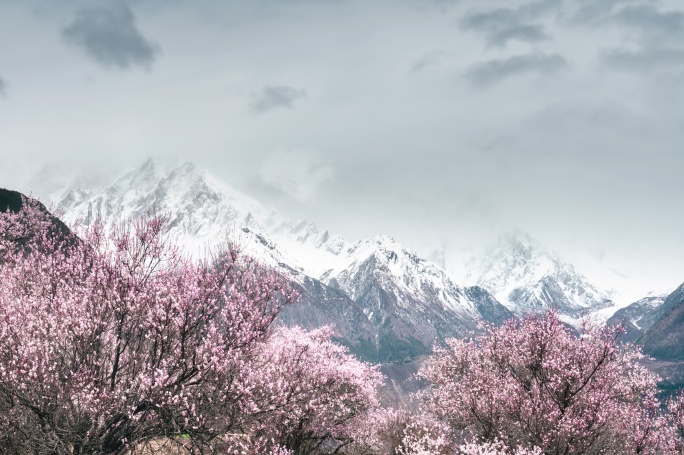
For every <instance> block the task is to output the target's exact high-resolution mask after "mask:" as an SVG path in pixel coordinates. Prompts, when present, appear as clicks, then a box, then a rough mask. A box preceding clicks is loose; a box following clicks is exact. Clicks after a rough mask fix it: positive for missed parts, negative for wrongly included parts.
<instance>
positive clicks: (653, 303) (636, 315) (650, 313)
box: [606, 295, 667, 343]
mask: <svg viewBox="0 0 684 455" xmlns="http://www.w3.org/2000/svg"><path fill="white" fill-rule="evenodd" d="M666 298H667V296H666V295H661V296H651V297H644V298H643V299H640V300H638V301H636V302H634V303H632V304H630V305H628V306H626V307H625V308H621V309H619V310H618V311H616V312H615V314H613V316H611V317H610V318H609V319H608V320H607V321H606V325H608V326H616V325H619V324H621V325H622V326H623V327H624V329H625V333H623V334H622V335H620V340H621V341H623V342H625V343H633V342H636V341H637V340H638V339H639V338H641V337H642V336H643V335H644V333H646V331H648V329H650V328H651V326H653V324H655V323H656V322H657V321H658V315H659V313H658V311H659V310H660V308H661V307H662V305H663V303H664V302H665V299H666Z"/></svg>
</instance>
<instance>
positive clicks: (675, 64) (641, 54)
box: [603, 47, 684, 73]
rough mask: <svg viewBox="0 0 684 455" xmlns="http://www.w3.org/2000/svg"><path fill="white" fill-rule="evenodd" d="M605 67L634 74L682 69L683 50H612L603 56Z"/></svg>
mask: <svg viewBox="0 0 684 455" xmlns="http://www.w3.org/2000/svg"><path fill="white" fill-rule="evenodd" d="M603 63H604V64H606V65H607V66H609V67H611V68H614V69H619V70H625V71H635V72H646V73H648V72H656V71H661V70H682V69H684V49H680V48H667V47H644V48H642V49H639V50H634V51H627V50H613V51H609V52H606V53H605V54H604V55H603Z"/></svg>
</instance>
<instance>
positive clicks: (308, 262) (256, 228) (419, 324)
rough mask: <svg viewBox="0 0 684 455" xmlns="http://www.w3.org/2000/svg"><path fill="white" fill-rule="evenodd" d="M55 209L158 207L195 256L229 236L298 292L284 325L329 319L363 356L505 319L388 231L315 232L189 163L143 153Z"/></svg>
mask: <svg viewBox="0 0 684 455" xmlns="http://www.w3.org/2000/svg"><path fill="white" fill-rule="evenodd" d="M58 209H59V210H60V211H61V212H62V213H63V215H62V218H63V219H64V221H65V222H66V223H67V224H68V225H70V226H75V225H77V224H88V223H92V222H93V221H94V220H95V219H97V218H100V219H102V220H103V221H104V222H105V224H108V223H113V222H115V221H116V220H118V219H128V218H137V217H140V216H143V215H146V214H149V213H151V212H154V213H157V214H163V215H165V216H167V217H168V218H169V226H170V231H171V232H170V234H171V235H172V236H174V237H175V238H176V239H177V240H178V242H179V243H180V244H181V245H184V246H185V247H186V248H188V250H189V251H191V252H193V253H196V254H202V252H203V251H206V248H207V247H210V246H212V245H215V244H217V243H219V242H220V241H223V240H225V239H226V238H228V239H229V240H237V241H238V242H240V243H241V244H242V245H244V247H245V250H246V252H247V253H248V254H251V255H253V256H256V257H258V258H259V259H260V260H262V261H264V262H265V263H267V264H269V265H271V266H274V267H278V268H279V269H280V270H282V271H284V273H287V274H288V275H289V276H290V277H291V278H292V280H293V281H294V282H295V283H296V286H298V288H299V289H300V291H301V293H302V301H301V302H300V303H298V304H296V305H293V306H291V307H290V308H288V309H287V310H286V311H285V312H284V313H283V315H282V320H283V321H284V322H285V323H289V324H298V325H303V326H306V327H316V326H320V325H324V324H333V325H335V327H336V330H337V333H338V336H339V339H340V341H342V342H344V343H345V344H348V345H349V346H350V347H351V348H352V349H353V350H354V351H355V352H357V353H359V354H361V355H363V356H364V357H366V358H371V359H376V360H398V359H405V358H410V357H412V356H415V355H419V354H423V353H427V352H429V351H430V350H431V348H432V346H433V344H434V343H435V342H439V341H441V340H443V339H444V338H445V337H450V336H462V335H464V334H465V333H466V331H469V330H472V329H474V328H475V327H476V323H477V321H478V320H480V319H484V320H487V321H492V322H501V321H503V320H504V319H505V318H507V317H510V312H509V311H508V310H506V308H504V307H503V306H501V305H500V304H499V303H498V302H497V301H496V300H495V299H494V298H493V297H492V296H491V295H490V294H489V293H488V292H487V291H485V290H484V289H480V288H463V287H461V286H459V285H457V284H456V283H454V282H453V281H452V280H451V279H450V278H449V277H448V276H447V274H446V273H445V272H444V271H443V270H441V269H440V268H439V267H437V266H436V265H434V264H432V263H430V262H429V261H426V260H424V259H422V258H420V257H418V256H417V255H416V254H415V253H413V252H411V251H409V250H408V249H406V248H404V247H403V246H402V245H400V244H399V243H397V242H395V241H393V240H391V239H390V238H389V237H385V236H381V237H377V238H374V239H369V240H364V241H360V242H357V243H354V244H352V243H350V242H348V241H346V240H344V239H343V238H341V237H333V236H330V235H329V234H328V232H327V231H324V232H322V233H321V232H319V231H318V229H317V228H316V226H315V225H314V224H313V223H310V222H306V221H298V222H294V221H292V220H290V219H289V218H287V217H285V216H284V215H282V214H280V213H278V212H277V211H275V210H271V209H267V208H266V207H264V206H263V205H261V204H260V203H259V202H257V201H256V200H254V199H252V198H250V197H247V196H245V195H243V194H241V193H239V192H237V191H236V190H234V189H232V188H231V187H229V186H228V185H226V184H224V183H223V182H220V181H218V180H217V179H216V178H214V177H213V176H212V175H211V174H209V173H208V172H206V171H201V170H198V169H196V168H195V166H193V165H192V164H190V163H173V162H172V163H162V162H158V161H155V160H148V161H147V162H145V164H143V165H142V166H141V167H140V168H138V169H136V170H134V171H132V172H129V173H128V174H126V175H124V176H123V177H121V178H120V179H118V180H117V181H116V182H114V183H113V184H112V185H110V186H109V187H107V188H103V189H100V190H94V191H84V190H81V189H78V188H73V189H71V190H70V191H69V192H68V193H67V194H66V196H65V197H64V198H63V199H62V201H61V202H60V203H59V205H58Z"/></svg>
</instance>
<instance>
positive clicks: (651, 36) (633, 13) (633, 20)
mask: <svg viewBox="0 0 684 455" xmlns="http://www.w3.org/2000/svg"><path fill="white" fill-rule="evenodd" d="M612 19H613V21H615V22H616V23H618V24H621V25H624V26H627V27H630V28H634V29H636V30H638V31H639V32H640V33H641V34H642V38H643V39H645V40H647V41H650V42H653V41H658V42H660V41H662V40H663V39H665V40H671V39H673V38H674V39H677V40H678V42H681V37H682V32H684V13H683V12H681V11H660V10H659V9H658V8H656V7H655V6H653V5H637V6H628V7H625V8H622V9H621V10H619V11H618V12H616V13H615V14H614V15H613V17H612Z"/></svg>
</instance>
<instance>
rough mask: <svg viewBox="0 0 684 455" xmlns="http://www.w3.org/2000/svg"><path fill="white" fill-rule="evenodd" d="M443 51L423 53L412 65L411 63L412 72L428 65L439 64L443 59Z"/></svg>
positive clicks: (419, 70)
mask: <svg viewBox="0 0 684 455" xmlns="http://www.w3.org/2000/svg"><path fill="white" fill-rule="evenodd" d="M444 57H445V53H444V52H428V53H426V54H423V55H422V56H421V57H420V58H419V59H418V60H416V61H415V62H414V63H413V65H411V72H412V73H419V72H421V71H423V70H424V69H425V68H428V67H430V66H434V65H439V64H440V63H442V61H443V60H444Z"/></svg>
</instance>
